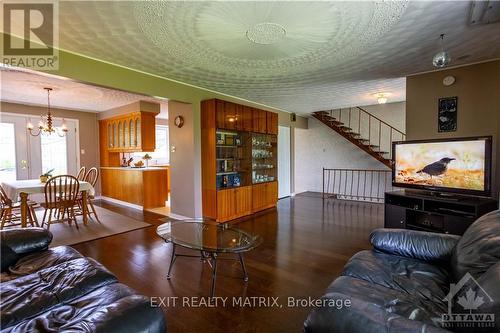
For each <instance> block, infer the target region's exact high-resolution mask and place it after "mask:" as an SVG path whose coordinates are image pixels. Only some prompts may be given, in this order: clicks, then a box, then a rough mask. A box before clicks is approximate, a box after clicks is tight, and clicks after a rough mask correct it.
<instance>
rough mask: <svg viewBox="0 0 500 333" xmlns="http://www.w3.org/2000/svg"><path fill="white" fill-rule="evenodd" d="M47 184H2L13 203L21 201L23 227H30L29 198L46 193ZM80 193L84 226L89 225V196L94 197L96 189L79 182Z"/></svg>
mask: <svg viewBox="0 0 500 333" xmlns="http://www.w3.org/2000/svg"><path fill="white" fill-rule="evenodd" d="M45 184H46V183H42V182H41V181H40V179H26V180H13V181H4V182H2V183H1V185H2V188H3V189H4V191H5V194H7V197H9V199H11V200H12V201H13V202H17V201H18V199H20V202H21V207H20V208H21V227H22V228H26V227H27V225H28V197H29V195H30V194H43V193H45ZM79 191H80V192H82V216H83V224H85V225H86V224H87V222H88V218H87V215H88V214H87V209H88V208H87V200H88V195H94V188H93V186H92V185H91V184H90V183H89V182H85V181H79Z"/></svg>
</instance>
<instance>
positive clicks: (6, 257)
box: [0, 228, 166, 333]
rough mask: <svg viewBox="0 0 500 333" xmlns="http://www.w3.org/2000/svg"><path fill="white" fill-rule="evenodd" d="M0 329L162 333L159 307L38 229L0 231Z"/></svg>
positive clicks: (162, 327) (164, 328) (163, 319)
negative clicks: (52, 245) (153, 305)
mask: <svg viewBox="0 0 500 333" xmlns="http://www.w3.org/2000/svg"><path fill="white" fill-rule="evenodd" d="M0 240H1V261H2V272H1V273H0V299H1V302H0V331H1V333H7V332H8V333H14V332H16V333H17V332H19V333H21V332H23V333H24V332H55V331H58V332H68V331H71V332H94V333H97V332H99V333H100V332H102V333H104V332H105V333H115V332H116V333H124V332H125V333H127V332H130V333H132V332H149V333H160V332H166V323H165V317H164V315H163V312H162V311H161V310H160V309H159V308H152V307H151V306H150V302H149V299H148V298H147V297H145V296H142V295H137V294H136V293H135V292H134V291H133V290H132V289H130V288H129V287H127V286H125V285H123V284H120V283H118V281H117V278H116V277H115V276H114V275H113V274H112V273H111V272H110V271H108V270H107V269H106V268H105V267H104V266H102V265H101V264H99V263H98V262H96V261H95V260H93V259H91V258H86V257H83V256H82V255H81V254H80V253H78V252H77V251H76V250H74V249H73V248H71V247H67V246H58V247H54V248H48V246H49V244H50V242H51V240H52V234H51V233H50V232H49V231H47V230H45V229H41V228H29V229H12V230H5V231H0Z"/></svg>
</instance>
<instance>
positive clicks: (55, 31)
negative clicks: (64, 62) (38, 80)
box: [2, 0, 59, 70]
mask: <svg viewBox="0 0 500 333" xmlns="http://www.w3.org/2000/svg"><path fill="white" fill-rule="evenodd" d="M58 15H59V8H58V2H57V1H51V0H48V1H47V0H46V1H36V0H35V1H29V2H26V1H23V2H19V1H3V2H2V21H3V22H2V28H3V47H2V62H3V63H4V65H6V66H18V67H26V68H31V69H44V70H55V69H57V67H58V61H57V60H58V46H59V45H58V43H59V24H58V23H59V22H58Z"/></svg>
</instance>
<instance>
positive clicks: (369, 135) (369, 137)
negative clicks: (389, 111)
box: [368, 115, 372, 146]
mask: <svg viewBox="0 0 500 333" xmlns="http://www.w3.org/2000/svg"><path fill="white" fill-rule="evenodd" d="M371 134H372V117H371V116H370V115H368V146H370V145H371V144H372V135H371Z"/></svg>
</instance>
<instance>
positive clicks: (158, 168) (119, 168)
mask: <svg viewBox="0 0 500 333" xmlns="http://www.w3.org/2000/svg"><path fill="white" fill-rule="evenodd" d="M165 168H166V166H156V165H155V166H150V167H147V168H132V167H101V169H102V170H121V171H154V170H165Z"/></svg>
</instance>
